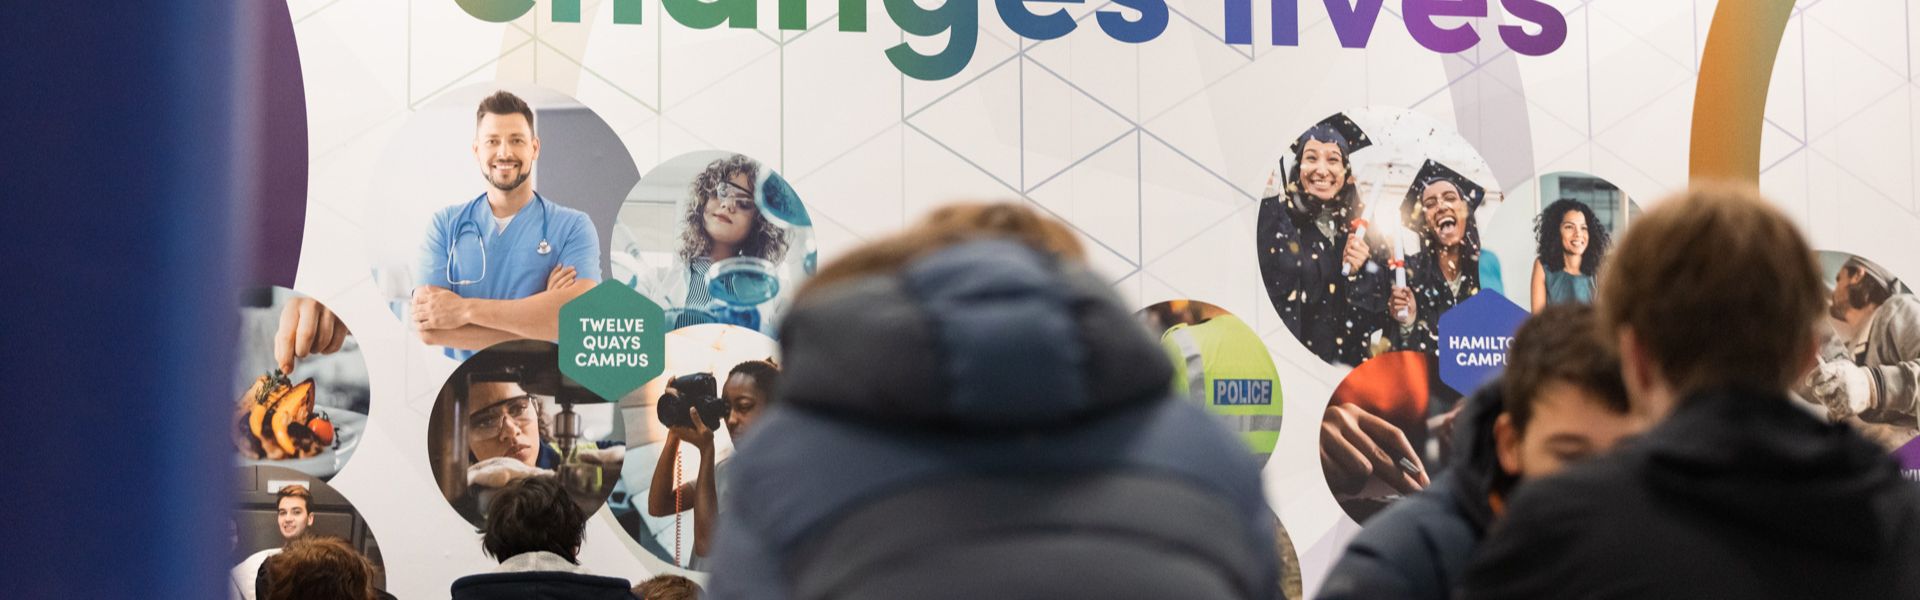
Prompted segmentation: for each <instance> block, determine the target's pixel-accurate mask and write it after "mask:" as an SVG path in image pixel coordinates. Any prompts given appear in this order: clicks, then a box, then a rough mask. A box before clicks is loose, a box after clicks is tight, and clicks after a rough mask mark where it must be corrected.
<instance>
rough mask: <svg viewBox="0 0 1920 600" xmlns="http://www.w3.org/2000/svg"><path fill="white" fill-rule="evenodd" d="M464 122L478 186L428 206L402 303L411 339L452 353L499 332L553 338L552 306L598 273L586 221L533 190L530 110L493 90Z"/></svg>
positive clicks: (593, 237) (501, 337)
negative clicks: (436, 207)
mask: <svg viewBox="0 0 1920 600" xmlns="http://www.w3.org/2000/svg"><path fill="white" fill-rule="evenodd" d="M474 120H475V131H474V137H473V158H474V162H476V163H478V164H479V166H480V174H481V177H482V178H484V179H486V181H487V189H486V192H484V193H482V194H480V195H479V196H476V197H474V198H472V199H470V200H466V201H463V202H460V203H458V204H454V205H452V206H448V207H446V208H443V209H441V210H440V211H439V212H437V213H435V214H434V216H433V222H432V224H431V225H430V226H428V228H427V237H426V242H425V243H423V244H421V247H420V262H419V266H420V269H419V271H418V273H419V277H420V281H419V286H418V287H416V288H415V289H414V291H413V301H412V302H411V306H410V308H411V310H410V312H411V319H410V320H411V321H412V323H413V324H414V326H415V329H417V330H418V331H419V333H420V340H421V341H423V342H426V343H428V344H431V345H435V346H446V347H447V355H448V356H451V357H453V358H456V359H465V358H466V357H467V356H470V355H472V354H473V351H475V350H479V349H482V348H486V347H488V346H491V345H493V344H496V343H499V342H503V341H507V340H513V339H521V338H530V339H540V340H552V339H555V338H556V337H558V335H559V332H558V329H559V316H560V306H561V305H564V304H566V303H567V301H569V300H572V299H574V298H576V297H578V296H579V295H580V294H583V293H585V292H586V291H587V290H588V289H590V288H592V287H593V285H594V284H595V283H597V282H598V281H599V280H600V238H599V235H598V234H597V233H596V232H595V231H594V228H593V221H592V220H591V219H589V218H587V215H586V213H583V212H580V211H578V210H574V209H571V208H567V207H564V206H560V205H559V204H556V203H554V202H553V201H552V200H551V199H549V198H546V197H544V196H541V195H540V194H539V193H538V192H536V191H534V189H533V183H532V181H531V180H532V177H533V164H534V162H535V161H538V160H539V159H540V137H539V136H538V135H535V133H534V115H533V109H532V108H531V107H529V106H527V103H526V101H524V100H521V99H520V98H519V97H518V96H515V95H513V94H511V93H509V92H505V91H500V92H495V93H494V94H493V95H491V96H488V97H487V98H486V99H484V100H481V101H480V108H479V110H477V111H475V114H474Z"/></svg>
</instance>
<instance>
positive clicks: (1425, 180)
mask: <svg viewBox="0 0 1920 600" xmlns="http://www.w3.org/2000/svg"><path fill="white" fill-rule="evenodd" d="M1436 181H1445V182H1448V183H1452V184H1453V187H1455V188H1457V189H1459V190H1460V196H1461V197H1463V198H1466V199H1467V212H1468V213H1472V212H1473V211H1477V210H1479V209H1480V201H1481V200H1482V199H1484V198H1485V197H1486V195H1487V190H1486V188H1482V187H1480V184H1477V183H1474V182H1473V180H1471V179H1467V176H1465V175H1461V174H1460V172H1459V171H1455V170H1453V169H1452V168H1451V167H1448V166H1446V165H1443V164H1440V163H1437V162H1434V161H1433V159H1427V162H1426V163H1425V164H1422V165H1420V172H1419V173H1416V174H1414V176H1413V183H1412V184H1411V185H1409V186H1407V199H1406V200H1404V201H1402V202H1401V203H1400V214H1401V215H1402V216H1403V217H1405V219H1406V221H1407V222H1408V223H1409V224H1412V223H1418V222H1419V221H1420V219H1419V215H1420V196H1421V195H1422V194H1424V193H1426V191H1427V186H1428V185H1431V184H1432V183H1433V182H1436Z"/></svg>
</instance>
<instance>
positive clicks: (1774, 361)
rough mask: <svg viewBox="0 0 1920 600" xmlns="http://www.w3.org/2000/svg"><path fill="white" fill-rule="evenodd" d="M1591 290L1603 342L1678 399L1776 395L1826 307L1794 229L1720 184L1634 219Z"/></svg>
mask: <svg viewBox="0 0 1920 600" xmlns="http://www.w3.org/2000/svg"><path fill="white" fill-rule="evenodd" d="M1599 286H1600V289H1599V293H1598V297H1597V298H1596V302H1595V304H1596V306H1597V308H1598V309H1599V311H1600V327H1601V331H1602V336H1603V339H1604V340H1607V341H1608V342H1613V341H1617V340H1623V339H1625V337H1626V336H1627V334H1630V337H1631V339H1632V340H1633V341H1634V346H1636V348H1635V349H1636V350H1637V351H1639V352H1640V353H1643V354H1644V355H1645V356H1644V358H1645V359H1646V361H1647V362H1649V363H1651V364H1652V365H1654V367H1655V368H1656V369H1657V372H1658V374H1659V375H1660V376H1661V378H1662V379H1664V382H1665V383H1666V384H1667V385H1668V386H1669V387H1670V388H1671V390H1672V391H1673V392H1675V393H1676V394H1680V395H1685V394H1689V393H1697V392H1703V391H1709V390H1713V389H1719V388H1731V387H1740V388H1747V389H1756V390H1767V391H1775V390H1784V389H1786V388H1787V387H1788V386H1789V384H1790V383H1791V382H1792V381H1793V380H1794V379H1795V378H1797V377H1798V376H1799V375H1801V374H1802V370H1803V369H1802V367H1804V366H1806V365H1804V364H1803V363H1805V362H1806V360H1807V357H1809V356H1810V352H1811V351H1812V349H1813V335H1812V331H1813V325H1814V323H1815V321H1816V320H1817V319H1818V318H1819V317H1820V315H1821V314H1822V311H1823V310H1824V309H1825V307H1826V298H1825V294H1824V291H1825V287H1824V285H1823V283H1822V282H1821V278H1820V270H1819V265H1818V264H1817V262H1816V261H1815V258H1814V256H1813V251H1812V249H1811V248H1809V247H1808V245H1807V241H1806V239H1805V238H1804V237H1802V236H1801V234H1800V230H1799V229H1798V228H1797V227H1795V226H1794V224H1793V222H1792V221H1790V220H1788V219H1787V216H1786V215H1784V214H1782V213H1781V212H1780V211H1779V210H1778V209H1775V208H1774V207H1773V206H1771V205H1769V204H1768V203H1767V201H1766V200H1765V199H1764V198H1762V197H1761V196H1760V193H1759V192H1758V190H1755V189H1754V188H1752V187H1748V186H1739V185H1731V184H1719V185H1696V186H1695V187H1692V188H1689V189H1688V190H1686V191H1685V192H1682V193H1681V194H1679V195H1678V196H1676V197H1672V198H1669V199H1667V200H1666V201H1664V202H1662V203H1660V204H1659V205H1658V206H1655V207H1654V208H1653V209H1652V210H1649V211H1647V213H1646V215H1645V216H1643V217H1641V218H1639V219H1636V220H1635V221H1634V222H1633V226H1632V227H1630V228H1628V229H1627V232H1626V235H1625V236H1624V238H1623V239H1622V240H1621V241H1620V244H1619V246H1618V247H1617V248H1616V249H1615V250H1614V254H1613V256H1612V257H1610V258H1609V259H1608V260H1607V265H1606V267H1605V270H1604V271H1603V272H1602V273H1601V275H1600V282H1599ZM1628 350H1629V349H1627V348H1622V351H1623V352H1626V351H1628ZM1633 358H1634V357H1630V356H1623V359H1627V360H1632V359H1633Z"/></svg>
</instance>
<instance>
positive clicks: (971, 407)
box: [708, 204, 1280, 600]
mask: <svg viewBox="0 0 1920 600" xmlns="http://www.w3.org/2000/svg"><path fill="white" fill-rule="evenodd" d="M781 331H782V332H783V335H782V337H781V340H780V343H781V355H782V359H783V360H784V368H783V371H782V378H781V385H780V388H779V390H778V392H777V395H778V396H779V399H778V400H777V401H776V402H774V403H772V406H773V407H774V408H772V409H771V410H770V411H769V412H768V413H767V414H766V415H765V416H764V417H763V418H762V420H761V422H759V423H758V424H756V425H755V429H756V431H755V432H754V435H753V437H752V439H749V440H745V441H744V442H743V443H742V444H740V445H739V448H738V452H737V453H736V454H735V457H734V459H733V463H734V468H733V471H732V472H731V473H730V476H731V477H732V478H733V479H732V485H733V493H732V494H730V495H728V496H727V497H726V498H723V499H722V502H723V504H724V507H723V509H722V510H723V512H725V513H726V514H727V518H726V520H725V521H724V522H722V523H720V525H719V531H718V536H719V540H718V543H717V548H716V549H715V554H714V559H713V563H712V564H713V569H714V570H713V579H712V582H711V585H710V586H709V587H708V592H709V593H710V596H711V597H713V598H719V599H730V598H751V599H785V598H793V599H796V600H799V599H815V598H835V599H843V600H865V599H879V598H916V599H921V600H944V599H949V598H951V599H956V600H957V599H962V598H967V599H972V598H1100V599H1128V598H1143V599H1144V598H1154V599H1159V598H1223V599H1224V598H1234V599H1246V600H1254V599H1258V600H1270V599H1272V598H1276V597H1280V569H1279V564H1278V563H1279V560H1278V558H1277V553H1276V551H1275V541H1274V519H1273V516H1272V511H1271V509H1269V508H1268V506H1267V504H1266V501H1265V497H1264V494H1263V493H1262V491H1261V487H1260V478H1259V473H1258V465H1256V464H1255V463H1254V461H1253V458H1252V457H1251V456H1250V455H1249V453H1248V452H1247V451H1246V449H1245V447H1244V446H1243V445H1242V444H1241V443H1240V441H1239V440H1237V439H1235V438H1234V436H1233V435H1232V434H1230V433H1229V432H1228V431H1226V430H1225V428H1224V427H1223V426H1222V425H1221V424H1220V423H1218V422H1217V421H1216V420H1215V419H1214V418H1213V417H1212V416H1211V415H1209V414H1207V413H1206V412H1205V410H1204V409H1202V408H1200V407H1199V406H1196V405H1194V404H1193V403H1192V402H1190V401H1188V400H1187V399H1185V398H1183V397H1180V395H1177V394H1175V393H1173V392H1172V391H1171V390H1169V389H1168V386H1167V382H1168V381H1169V380H1170V378H1171V377H1172V367H1171V365H1170V364H1168V361H1167V360H1166V357H1165V355H1164V353H1163V352H1162V351H1161V349H1160V347H1159V345H1158V344H1157V343H1156V342H1155V341H1154V339H1153V338H1152V337H1151V336H1150V335H1149V334H1148V332H1147V331H1146V329H1145V328H1144V327H1142V326H1141V325H1140V324H1139V323H1138V322H1137V321H1136V320H1135V319H1134V317H1133V316H1132V311H1131V310H1128V309H1127V308H1126V307H1125V306H1123V305H1122V304H1121V303H1120V301H1119V300H1118V299H1117V298H1116V297H1115V296H1114V294H1113V292H1112V291H1111V290H1110V289H1109V287H1108V284H1107V283H1106V281H1105V280H1104V278H1102V277H1100V276H1098V275H1096V274H1094V273H1093V272H1092V271H1091V270H1090V269H1089V268H1088V267H1087V265H1086V262H1085V252H1084V251H1083V250H1082V249H1081V247H1080V245H1079V242H1078V240H1077V239H1075V238H1074V237H1073V234H1072V233H1071V232H1070V231H1068V230H1067V229H1066V228H1065V226H1063V225H1061V224H1059V223H1057V222H1054V221H1051V220H1047V219H1045V218H1043V217H1040V216H1039V215H1038V214H1037V213H1035V212H1034V211H1032V210H1030V209H1027V208H1025V207H1023V206H1019V205H1013V204H988V205H956V206H950V207H946V208H943V209H940V210H937V211H935V212H934V213H932V214H931V215H929V216H928V217H927V218H926V219H925V220H924V221H922V222H921V223H920V224H918V225H917V226H914V227H911V228H909V229H908V230H906V231H904V232H901V233H899V234H896V235H893V236H889V237H886V238H883V239H880V240H877V241H874V242H870V243H868V244H867V245H865V246H862V247H860V248H857V249H855V250H853V251H851V252H849V253H847V254H846V255H844V256H843V257H841V258H840V259H839V260H837V261H835V262H834V263H832V264H829V265H826V266H825V267H824V268H822V269H821V270H820V271H819V273H818V274H817V275H816V276H815V277H814V278H813V279H811V280H810V281H809V282H808V284H807V286H806V287H805V288H803V289H802V290H801V291H800V293H799V294H798V296H797V297H796V298H795V302H794V307H793V310H792V312H790V313H788V316H787V319H786V321H785V323H784V324H783V326H782V328H781Z"/></svg>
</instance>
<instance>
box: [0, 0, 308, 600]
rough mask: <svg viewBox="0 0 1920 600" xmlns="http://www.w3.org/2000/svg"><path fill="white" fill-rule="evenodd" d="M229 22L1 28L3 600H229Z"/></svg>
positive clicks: (190, 9) (104, 11)
mask: <svg viewBox="0 0 1920 600" xmlns="http://www.w3.org/2000/svg"><path fill="white" fill-rule="evenodd" d="M247 1H248V2H252V1H255V0H247ZM258 1H261V2H268V1H277V0H258ZM239 4H243V3H242V2H233V1H190V2H140V1H135V2H32V3H13V4H9V5H8V7H7V8H6V13H7V14H6V15H5V17H4V18H0V49H3V50H0V86H4V88H3V89H0V281H4V283H0V298H3V299H4V300H0V302H4V304H0V348H4V350H0V352H4V354H0V396H4V398H0V415H5V416H4V417H0V544H4V545H5V549H4V550H3V551H0V553H4V557H3V558H0V582H4V583H0V596H4V597H7V598H219V597H224V595H225V592H224V588H223V587H222V586H223V585H224V584H223V576H224V572H225V570H226V568H227V567H228V566H230V565H228V564H226V563H227V560H228V559H227V552H228V550H227V546H228V531H227V520H226V519H227V518H226V514H227V513H228V504H229V502H230V501H231V499H230V496H231V492H230V491H229V490H230V489H231V487H232V483H231V481H230V479H231V478H232V476H233V475H232V472H233V469H232V468H231V467H230V466H229V465H230V463H231V460H232V458H231V451H228V450H224V447H225V445H226V442H225V439H226V438H225V435H224V433H223V432H224V428H223V427H222V426H221V424H222V423H223V420H224V419H225V418H226V413H227V411H228V410H229V409H230V406H231V402H232V398H231V397H230V396H231V394H232V392H231V391H230V390H227V389H226V388H227V387H229V386H228V381H229V377H230V374H229V370H230V369H231V368H232V366H231V365H232V360H231V357H230V352H231V349H230V348H231V346H232V345H233V340H234V331H235V325H234V322H233V321H234V315H235V312H234V310H233V308H232V307H233V306H234V300H235V290H234V280H235V277H236V275H237V274H238V273H237V270H238V269H241V268H243V267H244V260H243V257H242V256H240V255H239V253H238V252H237V251H236V246H235V245H234V244H232V240H233V239H234V235H233V234H234V232H233V231H232V227H233V222H234V221H233V219H232V216H231V215H232V213H233V211H234V209H235V207H236V205H237V204H236V203H237V202H239V201H240V198H237V197H236V194H235V193H234V190H235V189H236V188H237V187H238V186H241V185H244V182H243V181H241V180H240V179H239V177H240V176H242V175H245V174H246V173H244V172H237V171H236V169H235V168H234V167H233V164H234V162H233V159H234V156H235V152H236V148H234V147H233V143H232V140H234V139H235V135H234V134H235V132H234V129H233V127H232V123H233V121H234V117H233V109H234V107H235V104H236V101H240V99H238V98H236V95H237V94H236V92H235V89H236V88H235V82H236V79H235V77H234V75H233V73H234V67H235V64H236V62H235V56H236V53H235V51H234V50H235V47H234V40H235V39H237V36H236V33H237V31H238V30H237V29H236V27H235V12H236V10H238V9H237V8H236V5H239Z"/></svg>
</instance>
